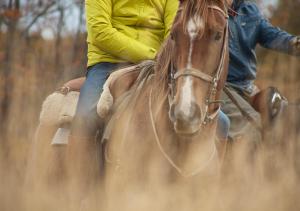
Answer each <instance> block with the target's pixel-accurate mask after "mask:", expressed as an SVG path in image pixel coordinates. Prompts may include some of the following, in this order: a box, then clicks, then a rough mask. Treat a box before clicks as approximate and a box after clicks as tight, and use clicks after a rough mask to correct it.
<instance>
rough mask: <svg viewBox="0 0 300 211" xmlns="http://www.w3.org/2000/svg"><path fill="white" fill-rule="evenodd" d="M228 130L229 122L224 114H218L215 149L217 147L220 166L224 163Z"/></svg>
mask: <svg viewBox="0 0 300 211" xmlns="http://www.w3.org/2000/svg"><path fill="white" fill-rule="evenodd" d="M229 128H230V120H229V118H228V117H227V115H226V114H225V113H223V112H222V111H221V112H220V113H219V117H218V123H217V140H218V143H217V147H218V155H219V159H220V163H221V165H222V164H223V162H224V158H225V153H226V146H227V138H228V133H229Z"/></svg>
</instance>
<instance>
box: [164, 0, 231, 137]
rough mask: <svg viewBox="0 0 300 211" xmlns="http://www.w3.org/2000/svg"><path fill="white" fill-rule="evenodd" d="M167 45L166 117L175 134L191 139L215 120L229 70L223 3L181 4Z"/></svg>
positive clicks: (191, 0)
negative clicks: (170, 53)
mask: <svg viewBox="0 0 300 211" xmlns="http://www.w3.org/2000/svg"><path fill="white" fill-rule="evenodd" d="M180 2H181V3H180V7H179V10H178V13H177V16H176V18H175V21H174V24H173V27H172V30H171V34H170V40H169V42H172V45H173V48H172V50H173V52H172V55H171V57H170V66H169V67H170V68H169V78H170V84H171V95H170V99H171V100H170V111H169V116H170V119H171V121H172V122H173V124H174V128H175V131H176V132H177V133H178V134H181V135H192V134H195V133H197V132H198V131H200V130H201V128H202V127H204V126H209V124H210V123H211V122H214V121H215V119H216V117H217V116H218V115H217V114H218V112H219V109H220V105H219V101H218V99H219V95H220V92H221V89H222V88H223V86H224V83H225V80H226V75H227V69H228V15H227V9H226V8H227V7H226V5H227V3H228V2H225V0H185V1H184V0H182V1H180Z"/></svg>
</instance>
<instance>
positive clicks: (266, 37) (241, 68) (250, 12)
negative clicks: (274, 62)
mask: <svg viewBox="0 0 300 211" xmlns="http://www.w3.org/2000/svg"><path fill="white" fill-rule="evenodd" d="M229 29H230V37H229V51H230V55H229V57H230V63H229V73H228V78H227V82H228V83H227V87H228V88H229V90H230V91H231V94H232V95H233V96H234V97H235V99H236V100H237V101H238V102H239V104H240V106H241V107H242V108H243V110H244V111H246V112H247V113H248V114H249V115H250V116H251V117H252V119H254V120H255V121H256V123H257V125H261V120H260V115H259V113H258V112H256V111H255V110H254V109H253V108H252V107H251V105H250V104H249V103H248V102H247V100H246V99H245V98H246V97H245V95H248V96H253V95H255V94H256V93H257V87H256V86H255V85H254V81H255V79H256V73H257V67H256V66H257V60H256V53H255V47H256V46H257V44H259V45H261V46H262V47H264V48H267V49H271V50H275V51H279V52H282V53H286V54H290V55H295V56H300V39H299V37H297V36H294V35H291V34H289V33H287V32H285V31H283V30H281V29H280V28H278V27H274V26H273V25H272V24H271V23H270V22H269V21H268V20H267V19H266V18H265V17H264V16H263V15H262V13H261V11H260V10H259V8H258V6H257V4H256V3H255V1H250V0H234V1H233V4H232V10H230V18H229ZM223 100H225V105H224V106H223V109H222V110H223V112H224V113H225V114H226V115H227V116H228V117H229V119H230V123H231V127H230V131H229V136H230V137H231V138H233V139H248V140H249V139H250V140H252V141H253V140H254V141H259V140H261V134H260V132H259V131H258V130H257V129H256V128H255V127H254V125H253V124H251V123H250V122H249V121H248V120H247V119H246V118H245V117H243V115H242V114H241V112H240V111H239V109H238V108H237V107H236V105H234V104H233V102H232V101H231V100H230V99H229V98H228V96H226V95H225V94H224V95H223Z"/></svg>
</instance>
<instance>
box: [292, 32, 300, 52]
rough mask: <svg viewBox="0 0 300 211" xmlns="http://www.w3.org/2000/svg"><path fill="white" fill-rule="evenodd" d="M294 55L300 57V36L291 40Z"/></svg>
mask: <svg viewBox="0 0 300 211" xmlns="http://www.w3.org/2000/svg"><path fill="white" fill-rule="evenodd" d="M291 45H292V50H293V53H294V54H296V55H297V56H300V36H298V37H295V38H293V39H292V40H291Z"/></svg>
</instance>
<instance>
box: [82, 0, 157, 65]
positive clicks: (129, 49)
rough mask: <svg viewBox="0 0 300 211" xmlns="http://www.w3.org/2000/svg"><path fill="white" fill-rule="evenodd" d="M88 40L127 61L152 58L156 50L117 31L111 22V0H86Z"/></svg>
mask: <svg viewBox="0 0 300 211" xmlns="http://www.w3.org/2000/svg"><path fill="white" fill-rule="evenodd" d="M85 6H86V21H87V31H88V41H89V42H91V43H92V44H93V45H95V46H97V47H98V48H99V49H101V50H103V51H104V52H107V53H109V54H111V55H113V56H116V57H118V58H121V59H124V60H126V61H129V62H134V63H135V62H139V61H141V60H146V59H153V58H154V57H155V55H156V50H155V49H154V48H151V47H149V46H147V45H145V44H143V43H141V42H139V41H137V40H135V39H134V38H131V37H128V36H126V35H125V34H123V33H121V32H119V31H118V30H117V29H116V28H114V27H113V26H112V24H111V14H112V0H86V1H85Z"/></svg>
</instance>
